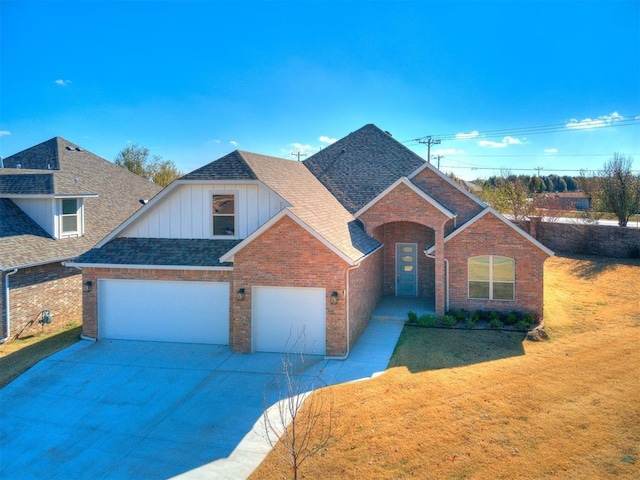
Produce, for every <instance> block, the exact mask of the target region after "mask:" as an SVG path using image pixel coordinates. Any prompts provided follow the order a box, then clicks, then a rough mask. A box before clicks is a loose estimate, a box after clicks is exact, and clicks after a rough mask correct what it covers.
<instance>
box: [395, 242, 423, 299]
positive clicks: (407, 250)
mask: <svg viewBox="0 0 640 480" xmlns="http://www.w3.org/2000/svg"><path fill="white" fill-rule="evenodd" d="M396 295H398V296H399V297H417V296H418V245H416V244H415V243H396Z"/></svg>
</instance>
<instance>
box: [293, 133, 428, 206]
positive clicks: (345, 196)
mask: <svg viewBox="0 0 640 480" xmlns="http://www.w3.org/2000/svg"><path fill="white" fill-rule="evenodd" d="M303 163H304V165H305V166H306V167H307V168H308V169H309V171H310V172H311V173H313V175H315V177H316V178H317V179H318V180H319V181H320V182H321V183H322V184H323V185H324V186H325V187H326V188H327V189H328V190H329V191H330V192H331V193H332V194H333V195H334V196H335V197H336V198H337V199H338V200H339V201H340V203H341V204H342V205H343V206H344V207H345V208H346V209H347V210H348V211H349V212H351V213H355V212H357V211H358V210H360V209H362V208H363V207H364V206H365V205H367V204H368V203H369V202H370V201H371V200H372V199H374V198H375V197H376V196H378V195H379V194H380V193H381V192H383V191H384V190H385V189H386V188H387V187H389V185H391V184H392V183H393V182H395V181H396V180H398V178H400V177H408V176H409V175H410V174H411V173H412V172H414V171H415V170H416V169H418V168H419V167H421V166H422V165H424V163H425V161H424V160H423V159H422V158H421V157H420V156H419V155H417V154H416V153H414V152H412V151H411V150H409V149H408V148H406V147H405V146H404V145H402V144H401V143H399V142H398V141H396V140H394V139H393V137H392V136H391V134H389V133H388V132H385V131H383V130H381V129H380V128H378V127H377V126H375V125H373V124H369V125H365V126H364V127H362V128H360V129H359V130H356V131H355V132H352V133H351V134H349V135H347V136H346V137H344V138H343V139H341V140H338V141H337V142H335V143H333V144H332V145H330V146H328V147H326V148H324V149H322V150H320V152H318V153H316V154H314V155H312V156H311V157H309V158H308V159H306V160H305V161H304V162H303Z"/></svg>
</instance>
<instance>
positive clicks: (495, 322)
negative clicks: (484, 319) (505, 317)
mask: <svg viewBox="0 0 640 480" xmlns="http://www.w3.org/2000/svg"><path fill="white" fill-rule="evenodd" d="M494 313H495V312H494ZM489 326H490V327H491V328H502V320H500V318H498V316H496V317H495V318H492V319H491V320H490V321H489Z"/></svg>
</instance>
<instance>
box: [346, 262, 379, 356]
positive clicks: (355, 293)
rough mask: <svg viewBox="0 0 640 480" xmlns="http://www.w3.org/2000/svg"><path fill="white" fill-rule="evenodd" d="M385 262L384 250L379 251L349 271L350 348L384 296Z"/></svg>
mask: <svg viewBox="0 0 640 480" xmlns="http://www.w3.org/2000/svg"><path fill="white" fill-rule="evenodd" d="M383 260H384V250H383V249H378V250H377V251H376V252H375V253H373V254H372V255H370V256H369V257H367V258H366V259H364V260H363V261H362V262H361V263H360V267H358V268H356V269H353V270H350V271H349V324H350V328H351V330H350V332H349V337H350V345H349V348H351V347H353V345H354V344H355V342H356V340H357V339H358V337H359V336H360V334H361V333H362V331H363V330H364V329H365V327H366V326H367V323H368V322H369V319H370V318H371V315H372V314H373V311H374V310H375V308H376V306H377V305H378V302H379V301H380V298H381V296H382V294H383V290H382V282H383V271H384V267H383Z"/></svg>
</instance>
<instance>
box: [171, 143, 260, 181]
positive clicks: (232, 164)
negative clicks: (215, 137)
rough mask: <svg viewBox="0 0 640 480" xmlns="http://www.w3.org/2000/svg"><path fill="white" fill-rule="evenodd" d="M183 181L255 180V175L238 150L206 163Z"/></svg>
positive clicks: (185, 176) (188, 174) (187, 175)
mask: <svg viewBox="0 0 640 480" xmlns="http://www.w3.org/2000/svg"><path fill="white" fill-rule="evenodd" d="M182 179H183V180H256V179H257V177H256V174H255V173H254V172H253V171H252V170H251V168H250V167H249V165H247V162H245V160H244V158H243V156H242V154H241V153H240V151H239V150H235V151H233V152H231V153H229V154H228V155H225V156H224V157H221V158H219V159H218V160H214V161H213V162H211V163H208V164H207V165H205V166H204V167H200V168H198V169H197V170H194V171H193V172H190V173H187V174H186V175H184V176H183V177H182Z"/></svg>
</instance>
